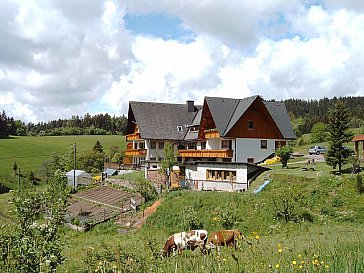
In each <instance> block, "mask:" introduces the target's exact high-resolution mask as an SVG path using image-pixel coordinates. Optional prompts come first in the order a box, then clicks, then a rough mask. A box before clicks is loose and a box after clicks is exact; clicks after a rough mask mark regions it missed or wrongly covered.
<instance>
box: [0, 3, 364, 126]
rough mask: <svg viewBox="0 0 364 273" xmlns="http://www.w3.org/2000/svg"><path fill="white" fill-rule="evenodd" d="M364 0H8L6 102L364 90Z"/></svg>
mask: <svg viewBox="0 0 364 273" xmlns="http://www.w3.org/2000/svg"><path fill="white" fill-rule="evenodd" d="M363 49H364V1H362V0H345V1H342V0H321V1H319V0H259V1H254V0H230V1H223V0H200V1H196V0H153V1H151V0H108V1H104V0H92V1H89V0H58V1H57V0H1V1H0V110H5V112H6V114H7V116H11V117H14V118H15V119H20V120H22V121H23V122H26V123H28V122H35V123H36V122H41V121H43V122H46V121H49V120H54V119H59V118H71V117H72V115H79V116H83V115H84V114H86V113H90V114H93V115H94V114H98V113H109V114H110V115H122V114H127V111H128V103H129V101H157V102H168V103H185V102H186V100H194V101H195V103H196V104H202V103H203V98H204V97H205V96H212V97H228V98H245V97H248V96H252V95H261V96H262V97H263V98H264V99H267V100H269V99H276V100H284V99H288V98H301V99H320V98H324V97H328V98H332V97H334V96H336V97H340V96H364V50H363Z"/></svg>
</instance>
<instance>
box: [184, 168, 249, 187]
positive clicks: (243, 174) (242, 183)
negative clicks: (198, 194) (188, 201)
mask: <svg viewBox="0 0 364 273" xmlns="http://www.w3.org/2000/svg"><path fill="white" fill-rule="evenodd" d="M207 170H224V171H236V181H235V183H229V182H228V181H222V182H213V181H209V180H207V177H206V176H207ZM186 180H194V181H197V189H198V190H220V191H244V190H247V189H248V184H247V182H248V181H247V166H245V165H239V166H236V165H231V164H224V163H222V164H214V165H212V164H204V163H199V164H198V165H192V166H188V167H187V168H186Z"/></svg>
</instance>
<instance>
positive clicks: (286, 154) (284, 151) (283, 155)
mask: <svg viewBox="0 0 364 273" xmlns="http://www.w3.org/2000/svg"><path fill="white" fill-rule="evenodd" d="M292 153H293V150H292V148H291V147H289V146H282V147H281V148H279V149H277V150H276V155H277V156H279V157H280V159H281V160H280V161H281V163H282V168H284V167H287V168H288V160H289V158H290V157H291V154H292Z"/></svg>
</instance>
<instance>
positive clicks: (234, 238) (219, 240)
mask: <svg viewBox="0 0 364 273" xmlns="http://www.w3.org/2000/svg"><path fill="white" fill-rule="evenodd" d="M240 239H244V240H245V236H244V235H243V234H242V233H241V232H240V231H239V230H219V231H217V232H213V233H211V234H210V236H209V240H208V243H207V246H208V248H209V249H211V248H215V247H217V252H218V254H219V255H220V247H221V246H231V247H234V248H235V249H237V247H238V240H240Z"/></svg>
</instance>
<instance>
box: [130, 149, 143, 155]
mask: <svg viewBox="0 0 364 273" xmlns="http://www.w3.org/2000/svg"><path fill="white" fill-rule="evenodd" d="M146 154H147V150H146V149H127V150H126V151H125V156H145V155H146Z"/></svg>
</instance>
